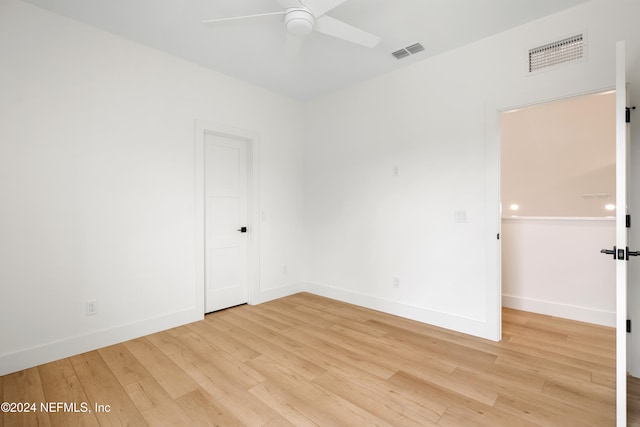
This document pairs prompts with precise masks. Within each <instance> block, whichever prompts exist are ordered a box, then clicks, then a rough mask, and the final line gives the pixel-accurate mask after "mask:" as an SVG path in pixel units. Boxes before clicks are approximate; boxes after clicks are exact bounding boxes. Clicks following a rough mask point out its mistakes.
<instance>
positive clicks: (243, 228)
mask: <svg viewBox="0 0 640 427" xmlns="http://www.w3.org/2000/svg"><path fill="white" fill-rule="evenodd" d="M238 231H239V232H241V233H246V232H247V227H240V228H238Z"/></svg>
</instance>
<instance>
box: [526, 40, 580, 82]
mask: <svg viewBox="0 0 640 427" xmlns="http://www.w3.org/2000/svg"><path fill="white" fill-rule="evenodd" d="M582 58H584V36H583V35H582V34H578V35H576V36H573V37H568V38H566V39H563V40H558V41H555V42H553V43H549V44H545V45H543V46H538V47H535V48H533V49H531V50H529V72H530V73H532V72H534V71H538V70H544V69H545V68H549V67H553V66H556V65H558V64H563V63H565V62H571V61H577V60H579V59H582Z"/></svg>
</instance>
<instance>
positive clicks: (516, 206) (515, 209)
mask: <svg viewBox="0 0 640 427" xmlns="http://www.w3.org/2000/svg"><path fill="white" fill-rule="evenodd" d="M509 209H511V210H512V211H517V210H518V209H520V205H518V204H516V203H514V204H512V205H511V206H509Z"/></svg>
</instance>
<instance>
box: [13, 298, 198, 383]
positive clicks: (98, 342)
mask: <svg viewBox="0 0 640 427" xmlns="http://www.w3.org/2000/svg"><path fill="white" fill-rule="evenodd" d="M203 318H204V313H201V312H200V311H199V310H197V309H189V310H185V311H180V312H176V313H171V314H168V315H165V316H159V317H154V318H150V319H145V320H142V321H140V322H136V323H131V324H127V325H121V326H117V327H115V328H109V329H104V330H100V331H95V332H91V333H90V334H85V335H79V336H75V337H71V338H67V339H63V340H60V341H55V342H50V343H46V344H42V345H39V346H36V347H31V348H27V349H24V350H19V351H16V352H13V353H6V354H3V355H0V376H2V375H6V374H10V373H12V372H16V371H21V370H23V369H28V368H31V367H33V366H38V365H42V364H44V363H49V362H52V361H54V360H59V359H62V358H65V357H70V356H74V355H77V354H81V353H85V352H87V351H92V350H96V349H99V348H102V347H107V346H110V345H113V344H117V343H121V342H124V341H128V340H131V339H134V338H138V337H141V336H144V335H149V334H153V333H156V332H159V331H164V330H166V329H170V328H175V327H177V326H180V325H184V324H186V323H191V322H195V321H197V320H201V319H203Z"/></svg>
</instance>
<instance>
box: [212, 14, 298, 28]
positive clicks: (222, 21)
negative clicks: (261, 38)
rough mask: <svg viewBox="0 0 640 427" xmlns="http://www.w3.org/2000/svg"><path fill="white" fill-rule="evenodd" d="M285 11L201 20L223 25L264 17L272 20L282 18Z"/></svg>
mask: <svg viewBox="0 0 640 427" xmlns="http://www.w3.org/2000/svg"><path fill="white" fill-rule="evenodd" d="M285 13H286V12H284V11H282V12H271V13H260V14H258V15H246V16H234V17H232V18H222V19H209V20H207V21H202V23H203V24H205V25H209V26H214V25H225V24H231V23H236V22H238V21H243V22H251V21H258V20H260V21H264V19H265V18H267V19H269V18H270V19H273V20H276V19H278V20H282V18H281V17H282V16H284V15H285Z"/></svg>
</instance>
